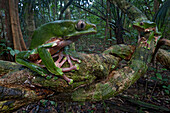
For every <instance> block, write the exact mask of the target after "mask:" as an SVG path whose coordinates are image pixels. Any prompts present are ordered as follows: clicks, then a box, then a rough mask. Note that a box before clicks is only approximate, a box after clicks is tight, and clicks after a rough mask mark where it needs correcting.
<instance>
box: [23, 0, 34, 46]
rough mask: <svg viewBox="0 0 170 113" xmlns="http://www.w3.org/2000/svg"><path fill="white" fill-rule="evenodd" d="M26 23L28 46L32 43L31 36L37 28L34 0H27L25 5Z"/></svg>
mask: <svg viewBox="0 0 170 113" xmlns="http://www.w3.org/2000/svg"><path fill="white" fill-rule="evenodd" d="M24 12H25V23H26V38H27V43H26V44H27V47H29V46H30V44H31V37H32V35H33V33H34V30H35V22H34V11H33V0H27V4H26V6H25V11H24Z"/></svg>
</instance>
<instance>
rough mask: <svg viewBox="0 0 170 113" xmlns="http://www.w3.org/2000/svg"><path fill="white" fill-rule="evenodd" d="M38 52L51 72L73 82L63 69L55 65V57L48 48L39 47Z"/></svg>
mask: <svg viewBox="0 0 170 113" xmlns="http://www.w3.org/2000/svg"><path fill="white" fill-rule="evenodd" d="M38 53H39V56H40V58H41V59H42V62H43V64H44V65H45V67H46V68H47V69H48V71H49V72H51V73H53V74H55V75H60V76H62V77H63V78H64V79H65V80H66V81H67V82H68V83H69V84H71V83H73V80H72V79H69V78H68V77H67V76H65V75H64V74H63V72H62V69H61V68H60V67H57V66H56V65H55V63H54V60H53V57H52V56H51V54H50V53H49V51H48V50H47V49H46V48H43V47H40V48H38Z"/></svg>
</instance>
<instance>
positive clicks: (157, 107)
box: [15, 64, 170, 113]
mask: <svg viewBox="0 0 170 113" xmlns="http://www.w3.org/2000/svg"><path fill="white" fill-rule="evenodd" d="M169 75H170V71H169V70H167V69H166V68H163V67H162V65H160V64H157V66H156V68H155V66H153V65H151V64H150V65H149V68H148V71H147V73H146V74H145V75H144V76H143V77H141V78H140V79H139V80H138V81H137V82H136V83H135V84H133V85H132V86H131V87H130V88H129V89H127V90H126V91H124V92H123V93H122V94H120V95H118V96H116V97H113V98H110V99H108V100H103V101H97V102H69V103H68V102H57V103H56V102H54V101H50V100H40V101H39V102H35V103H33V104H30V105H27V106H25V107H22V108H21V109H19V110H17V111H16V112H15V113H135V112H138V113H143V112H144V113H165V112H168V111H170V104H169V102H170V98H169V89H168V88H169V87H168V85H169V83H170V82H169V80H170V79H169V78H170V76H169Z"/></svg>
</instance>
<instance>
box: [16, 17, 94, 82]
mask: <svg viewBox="0 0 170 113" xmlns="http://www.w3.org/2000/svg"><path fill="white" fill-rule="evenodd" d="M96 32H97V30H96V26H95V25H94V24H91V23H88V22H85V21H83V20H59V21H54V22H49V23H47V24H44V25H42V26H41V27H39V28H38V29H36V30H35V31H34V33H33V36H32V41H31V46H30V49H29V50H28V51H22V52H20V53H19V54H17V55H16V62H17V63H19V64H22V65H24V66H26V67H28V68H30V69H31V70H33V71H35V72H37V73H38V74H40V75H42V76H45V77H48V75H49V72H50V73H52V74H53V75H59V76H62V77H63V78H64V79H65V80H66V81H67V82H68V83H69V84H72V83H73V80H72V79H69V78H68V77H67V76H65V75H64V72H67V71H71V70H76V69H77V68H78V67H77V66H74V65H73V64H72V62H71V60H73V61H77V62H79V60H78V59H74V58H73V57H71V56H69V55H65V54H63V53H62V50H63V48H64V47H65V46H67V45H69V44H71V43H72V42H74V41H76V40H77V39H78V38H79V37H80V36H82V35H87V34H93V33H96ZM54 57H57V61H54V59H53V58H54ZM66 61H68V63H69V64H70V67H68V68H62V65H63V64H64V63H65V62H66ZM43 67H46V68H47V70H48V71H47V70H46V69H44V68H43Z"/></svg>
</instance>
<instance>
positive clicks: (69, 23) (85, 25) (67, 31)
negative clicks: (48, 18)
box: [62, 20, 97, 39]
mask: <svg viewBox="0 0 170 113" xmlns="http://www.w3.org/2000/svg"><path fill="white" fill-rule="evenodd" d="M62 30H63V34H64V35H63V37H64V38H66V39H69V38H73V37H79V36H82V35H88V34H93V33H96V32H97V30H96V25H94V24H91V23H89V22H86V21H83V20H65V22H64V24H63V26H62Z"/></svg>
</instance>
